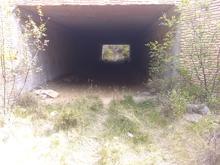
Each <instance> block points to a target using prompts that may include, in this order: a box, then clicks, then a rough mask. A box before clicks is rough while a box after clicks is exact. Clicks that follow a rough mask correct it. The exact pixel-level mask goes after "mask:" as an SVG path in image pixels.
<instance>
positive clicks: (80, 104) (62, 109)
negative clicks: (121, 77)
mask: <svg viewBox="0 0 220 165" xmlns="http://www.w3.org/2000/svg"><path fill="white" fill-rule="evenodd" d="M102 109H103V104H102V101H101V100H100V99H99V98H98V97H95V96H87V97H82V98H78V99H76V100H75V101H73V102H70V103H68V104H65V105H59V104H54V105H44V104H41V105H40V106H31V105H29V104H28V105H27V104H22V106H21V104H18V106H17V107H16V108H15V111H14V114H15V115H16V116H19V117H22V118H30V119H31V120H33V121H34V120H35V121H37V120H39V119H41V120H42V119H43V120H50V121H51V122H53V124H54V129H55V130H57V131H59V130H65V131H67V130H70V129H72V128H79V127H80V128H85V127H87V126H89V125H90V124H91V123H92V122H94V121H95V120H96V114H97V112H99V111H101V110H102ZM53 114H56V115H55V116H53Z"/></svg>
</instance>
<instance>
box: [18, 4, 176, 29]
mask: <svg viewBox="0 0 220 165" xmlns="http://www.w3.org/2000/svg"><path fill="white" fill-rule="evenodd" d="M172 7H173V6H172V5H115V6H114V5H107V6H74V5H60V6H43V7H42V9H43V12H44V14H45V16H46V17H49V18H50V21H53V22H54V23H57V24H60V25H63V26H66V27H69V28H74V29H81V30H82V29H84V30H91V29H96V30H102V29H110V30H117V29H120V30H122V29H130V30H141V29H144V28H146V27H147V26H149V25H150V24H151V23H152V22H155V21H157V20H158V18H159V17H160V16H161V15H162V14H163V13H164V12H166V11H168V10H172ZM19 8H20V9H21V10H22V11H25V12H26V13H29V14H30V13H32V14H34V13H36V7H34V6H19Z"/></svg>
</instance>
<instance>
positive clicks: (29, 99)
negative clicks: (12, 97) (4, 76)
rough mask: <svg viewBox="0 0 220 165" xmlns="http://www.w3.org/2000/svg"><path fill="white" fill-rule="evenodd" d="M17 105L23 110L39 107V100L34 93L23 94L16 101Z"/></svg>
mask: <svg viewBox="0 0 220 165" xmlns="http://www.w3.org/2000/svg"><path fill="white" fill-rule="evenodd" d="M16 103H17V105H18V106H20V107H23V108H26V107H37V106H38V99H37V97H36V96H34V95H33V94H32V93H29V92H27V93H24V94H22V95H21V96H20V97H19V98H18V99H17V101H16Z"/></svg>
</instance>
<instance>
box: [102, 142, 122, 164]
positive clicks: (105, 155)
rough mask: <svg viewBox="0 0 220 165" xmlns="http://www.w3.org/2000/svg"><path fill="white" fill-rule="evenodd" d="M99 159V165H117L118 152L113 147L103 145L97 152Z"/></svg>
mask: <svg viewBox="0 0 220 165" xmlns="http://www.w3.org/2000/svg"><path fill="white" fill-rule="evenodd" d="M99 155H100V159H99V161H98V164H99V165H115V164H118V162H119V159H120V152H119V150H118V148H116V147H115V146H111V145H109V144H105V145H104V146H103V147H102V149H101V150H100V151H99Z"/></svg>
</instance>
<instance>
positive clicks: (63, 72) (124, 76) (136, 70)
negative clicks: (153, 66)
mask: <svg viewBox="0 0 220 165" xmlns="http://www.w3.org/2000/svg"><path fill="white" fill-rule="evenodd" d="M19 8H20V9H21V11H22V12H23V13H25V14H26V15H28V14H30V15H32V16H33V17H34V16H36V13H37V12H36V7H35V6H20V7H19ZM172 8H173V5H106V6H86V5H82V6H80V5H60V6H43V7H42V10H43V12H44V15H45V17H49V18H50V20H49V21H48V23H47V35H48V39H49V41H50V42H49V46H48V48H47V50H46V52H44V54H43V55H42V60H41V63H42V66H43V67H42V69H43V72H44V73H45V75H46V80H47V81H50V80H55V79H59V78H62V77H64V76H67V75H72V76H73V77H75V78H76V79H77V80H78V82H88V80H92V81H93V82H97V83H116V84H130V83H131V84H132V83H135V84H137V83H142V81H143V80H144V79H146V77H147V76H148V69H147V66H148V61H149V56H148V52H147V48H146V46H145V44H146V43H147V42H148V41H151V40H155V39H156V38H157V37H158V36H160V35H161V33H162V31H161V30H160V29H159V27H158V19H159V17H161V16H162V14H163V13H165V12H167V11H170V10H172ZM103 45H128V46H129V58H128V59H127V60H116V61H110V62H109V61H106V60H103V59H102V56H103Z"/></svg>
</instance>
